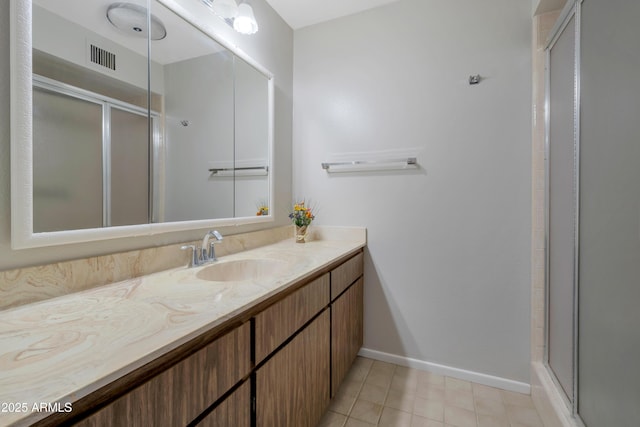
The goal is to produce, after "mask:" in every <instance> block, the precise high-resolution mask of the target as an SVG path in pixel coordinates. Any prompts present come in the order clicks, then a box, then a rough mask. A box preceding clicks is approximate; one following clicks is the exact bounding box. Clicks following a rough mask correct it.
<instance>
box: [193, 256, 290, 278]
mask: <svg viewBox="0 0 640 427" xmlns="http://www.w3.org/2000/svg"><path fill="white" fill-rule="evenodd" d="M289 265H290V264H289V262H287V261H283V260H278V259H240V260H235V261H227V262H217V263H215V264H212V265H210V266H208V267H205V268H203V269H202V270H200V271H199V272H198V273H196V277H198V279H201V280H209V281H212V282H241V281H246V280H260V279H271V278H274V277H276V276H279V275H281V274H284V273H285V272H286V270H287V268H289Z"/></svg>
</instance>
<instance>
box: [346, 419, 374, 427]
mask: <svg viewBox="0 0 640 427" xmlns="http://www.w3.org/2000/svg"><path fill="white" fill-rule="evenodd" d="M371 426H375V424H371V423H365V422H364V421H360V420H357V419H355V418H349V419H347V423H346V424H345V425H344V427H371Z"/></svg>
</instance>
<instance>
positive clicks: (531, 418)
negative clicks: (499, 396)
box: [507, 405, 544, 427]
mask: <svg viewBox="0 0 640 427" xmlns="http://www.w3.org/2000/svg"><path fill="white" fill-rule="evenodd" d="M507 414H508V415H509V420H510V421H511V424H512V425H513V426H516V425H517V426H519V427H544V424H543V423H542V419H541V418H540V415H538V411H536V410H535V408H525V407H523V406H514V405H507Z"/></svg>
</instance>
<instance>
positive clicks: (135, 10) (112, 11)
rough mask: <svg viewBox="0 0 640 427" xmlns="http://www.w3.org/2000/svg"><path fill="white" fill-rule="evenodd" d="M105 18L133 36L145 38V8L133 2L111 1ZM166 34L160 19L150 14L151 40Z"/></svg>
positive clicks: (159, 38) (161, 37)
mask: <svg viewBox="0 0 640 427" xmlns="http://www.w3.org/2000/svg"><path fill="white" fill-rule="evenodd" d="M107 19H108V20H109V22H110V23H111V25H113V26H114V27H116V28H118V29H119V30H121V31H124V32H125V33H127V34H129V35H130V36H134V37H141V38H147V34H149V31H148V29H147V8H145V7H142V6H138V5H137V4H133V3H124V2H119V3H113V4H111V5H110V6H109V8H108V9H107ZM166 36H167V30H166V29H165V27H164V25H163V24H162V21H160V20H159V19H158V18H157V17H156V16H154V15H151V40H162V39H163V38H165V37H166Z"/></svg>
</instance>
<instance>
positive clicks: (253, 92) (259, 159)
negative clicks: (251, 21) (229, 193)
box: [234, 57, 269, 217]
mask: <svg viewBox="0 0 640 427" xmlns="http://www.w3.org/2000/svg"><path fill="white" fill-rule="evenodd" d="M235 78H236V85H235V87H236V92H235V93H236V97H235V145H234V149H235V165H236V175H235V181H234V183H235V216H240V217H242V216H251V215H255V214H256V212H257V211H258V210H259V209H260V208H261V207H265V206H267V207H268V206H269V203H268V201H269V179H268V165H269V149H268V148H269V140H268V135H269V104H268V102H266V101H267V99H269V97H268V93H269V86H268V81H267V79H266V78H265V76H264V75H262V74H261V73H259V72H258V71H257V70H256V69H255V68H253V67H252V66H250V65H249V64H247V63H246V62H244V61H242V60H241V59H239V58H237V57H236V58H235Z"/></svg>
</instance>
